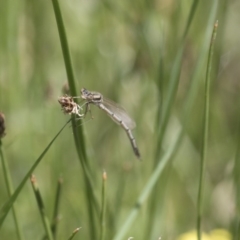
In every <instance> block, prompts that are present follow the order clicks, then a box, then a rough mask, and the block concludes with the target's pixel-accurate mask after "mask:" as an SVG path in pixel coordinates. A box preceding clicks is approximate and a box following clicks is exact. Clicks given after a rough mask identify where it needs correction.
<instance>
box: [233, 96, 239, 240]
mask: <svg viewBox="0 0 240 240" xmlns="http://www.w3.org/2000/svg"><path fill="white" fill-rule="evenodd" d="M238 101H239V100H238ZM239 105H240V104H238V106H239ZM239 133H240V112H239V114H238V128H237V134H238V135H237V137H238V138H237V149H236V155H235V159H234V168H233V177H234V187H235V193H236V194H235V204H236V216H235V222H234V228H235V229H234V238H233V239H236V240H239V239H240V189H239V186H240V134H239Z"/></svg>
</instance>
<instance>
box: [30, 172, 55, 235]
mask: <svg viewBox="0 0 240 240" xmlns="http://www.w3.org/2000/svg"><path fill="white" fill-rule="evenodd" d="M30 180H31V183H32V187H33V191H34V194H35V197H36V200H37V204H38V209H39V211H40V215H41V218H42V222H43V226H44V229H45V232H46V236H47V239H48V240H53V235H52V231H51V225H50V222H49V220H48V217H47V215H46V213H45V212H46V210H45V207H44V204H43V200H42V197H41V193H40V191H39V188H38V185H37V180H36V178H35V176H34V175H32V176H31V178H30Z"/></svg>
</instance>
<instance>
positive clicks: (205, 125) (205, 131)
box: [197, 21, 218, 240]
mask: <svg viewBox="0 0 240 240" xmlns="http://www.w3.org/2000/svg"><path fill="white" fill-rule="evenodd" d="M217 27H218V21H216V23H215V25H214V28H213V32H212V38H211V42H210V48H209V54H208V62H207V72H206V80H205V99H204V101H205V103H204V120H203V121H204V122H203V142H202V152H201V166H200V177H199V189H198V204H197V211H198V213H197V237H198V240H201V222H202V205H203V190H204V182H203V180H204V175H205V164H206V157H207V146H208V129H209V102H210V100H209V99H210V79H211V68H212V58H213V50H214V43H215V39H216V34H217Z"/></svg>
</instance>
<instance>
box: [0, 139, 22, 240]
mask: <svg viewBox="0 0 240 240" xmlns="http://www.w3.org/2000/svg"><path fill="white" fill-rule="evenodd" d="M0 158H1V159H2V166H3V175H4V179H5V183H6V186H7V191H8V197H11V195H12V194H13V192H14V190H13V186H12V181H11V176H10V171H9V168H8V164H7V161H6V158H5V157H4V153H3V150H2V144H1V140H0ZM12 212H13V218H14V222H15V226H16V230H17V236H18V239H19V240H22V239H23V233H22V230H21V227H20V223H19V220H18V216H17V211H16V207H15V205H14V204H13V206H12Z"/></svg>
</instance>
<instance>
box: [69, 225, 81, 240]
mask: <svg viewBox="0 0 240 240" xmlns="http://www.w3.org/2000/svg"><path fill="white" fill-rule="evenodd" d="M80 229H81V228H76V229H75V230H74V231H73V233H72V235H71V236H70V237H69V238H68V240H72V239H73V238H74V236H75V235H76V234H77V233H78V232H79V230H80Z"/></svg>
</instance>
